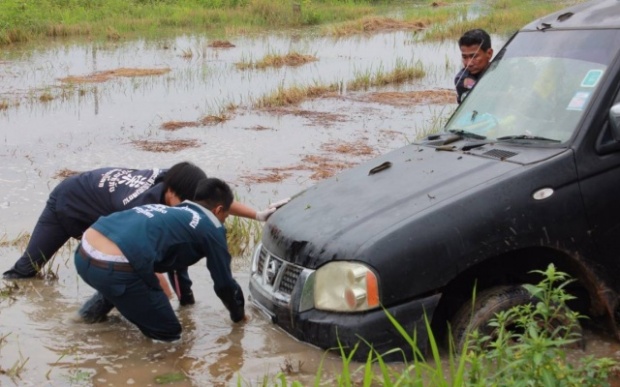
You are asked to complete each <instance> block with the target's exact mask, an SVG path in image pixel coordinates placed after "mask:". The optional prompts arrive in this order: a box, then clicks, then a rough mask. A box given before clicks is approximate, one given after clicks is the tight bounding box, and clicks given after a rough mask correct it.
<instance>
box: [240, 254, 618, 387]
mask: <svg viewBox="0 0 620 387" xmlns="http://www.w3.org/2000/svg"><path fill="white" fill-rule="evenodd" d="M535 273H538V274H540V275H541V276H542V280H541V282H540V283H538V284H536V285H526V288H527V289H528V291H529V292H530V294H532V295H533V296H535V297H536V298H537V299H538V300H539V301H538V303H537V304H536V305H531V304H530V305H521V306H516V307H514V308H512V309H510V310H508V311H506V312H503V313H499V314H497V315H496V317H495V318H493V319H491V320H490V322H489V325H492V326H494V327H495V328H496V331H497V332H499V333H498V334H497V335H495V336H494V337H488V336H486V337H485V336H481V335H480V334H479V333H478V331H472V332H469V334H468V336H467V339H466V340H465V343H464V348H454V347H452V348H450V349H449V350H448V355H447V356H448V359H447V362H446V361H444V360H443V359H442V356H441V353H442V351H441V350H440V348H439V345H438V342H439V339H438V338H436V337H435V336H434V335H433V332H432V330H431V327H430V322H429V321H428V319H427V318H425V320H424V323H425V326H426V330H427V332H428V338H429V351H428V352H429V353H428V354H427V355H426V354H424V353H422V352H421V351H420V350H419V349H418V343H417V336H416V334H415V332H407V331H406V330H405V329H404V328H403V326H402V325H401V324H400V323H399V322H398V321H397V320H396V319H395V318H394V316H392V315H391V314H390V313H389V312H388V311H387V310H385V313H386V316H387V318H388V319H389V320H390V322H391V323H392V325H393V326H394V327H395V328H396V330H397V331H398V332H399V333H400V335H401V336H402V337H403V338H405V340H406V341H407V343H408V345H409V346H410V350H411V351H412V354H413V356H411V358H412V359H411V360H410V361H405V362H404V363H403V366H402V367H400V370H398V371H396V370H395V369H394V368H393V367H390V366H389V365H388V364H387V363H386V362H385V361H384V359H383V357H384V356H386V355H387V354H389V353H391V352H394V351H396V352H402V350H400V349H394V350H393V351H388V352H387V353H384V354H379V353H377V352H376V351H374V350H371V351H370V352H369V354H368V357H367V359H366V361H365V362H364V363H362V364H359V363H354V362H353V361H352V358H353V356H354V354H355V352H356V351H357V350H358V348H359V346H360V345H369V346H370V343H365V342H364V341H363V340H360V342H359V343H358V344H357V345H356V346H355V347H354V348H353V349H352V350H350V351H346V350H344V349H343V347H342V346H340V348H339V351H340V355H341V358H342V368H341V372H340V373H339V374H338V375H337V376H336V377H335V380H325V379H326V378H324V377H323V375H322V373H323V368H322V364H323V361H321V363H320V364H319V367H318V371H317V373H316V377H315V384H314V385H315V386H323V385H330V386H332V385H333V386H340V387H350V386H387V387H396V386H415V387H426V386H433V387H435V386H437V387H449V386H450V387H461V386H463V387H464V386H481V387H483V386H484V387H486V386H532V387H539V386H540V387H546V386H554V387H555V386H558V387H560V386H570V387H581V386H590V387H595V386H597V387H598V386H610V377H611V376H612V374H613V372H614V370H615V369H617V366H618V364H617V362H616V361H614V360H612V359H610V358H606V357H602V358H594V357H592V356H582V357H580V358H579V359H578V360H576V361H572V362H570V361H568V360H567V351H566V348H567V347H566V346H567V345H568V344H571V343H574V342H575V341H577V340H579V339H580V335H581V333H576V332H577V330H575V329H574V327H575V326H578V324H579V322H578V320H579V319H582V318H584V316H581V315H579V314H578V313H574V312H571V313H566V314H565V315H566V320H563V321H564V322H565V325H563V326H562V327H561V328H554V329H551V328H550V326H551V324H550V321H551V320H553V319H554V318H556V316H557V315H558V313H560V312H561V311H562V310H565V308H566V301H568V300H569V299H571V297H572V296H570V295H569V294H567V293H566V292H565V290H564V289H565V286H566V285H567V284H568V283H569V282H571V281H572V280H571V279H570V278H569V277H568V275H567V274H565V273H562V272H559V271H557V270H556V268H555V267H554V266H553V265H550V266H549V267H548V268H547V269H546V270H545V271H537V272H535ZM515 326H516V329H513V328H514V327H515ZM579 332H580V331H579ZM449 341H450V342H452V340H449ZM425 355H426V356H425ZM238 385H239V386H241V385H242V384H241V383H240V382H239V383H238ZM260 385H262V386H272V385H273V386H301V385H302V384H301V383H300V382H298V381H295V380H288V379H287V377H286V376H285V375H284V374H283V373H279V374H277V375H276V376H275V377H274V378H273V381H270V380H269V379H267V378H265V379H264V381H263V383H262V384H260Z"/></svg>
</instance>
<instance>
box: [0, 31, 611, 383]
mask: <svg viewBox="0 0 620 387" xmlns="http://www.w3.org/2000/svg"><path fill="white" fill-rule="evenodd" d="M214 43H215V41H214V40H212V39H209V38H208V37H205V36H203V35H185V36H179V37H175V38H169V39H166V40H158V41H116V42H84V41H71V42H67V41H53V42H50V43H48V44H45V45H42V46H19V47H10V48H5V49H4V50H3V51H1V52H0V85H1V86H0V140H1V142H0V219H1V223H0V237H2V238H4V239H3V240H13V239H15V238H17V237H19V236H20V235H22V234H23V233H26V232H29V231H30V230H31V228H32V227H33V226H34V224H35V222H36V219H37V217H38V215H39V213H40V211H41V210H42V209H43V206H44V203H45V200H46V199H47V196H48V194H49V193H50V191H51V189H52V188H53V187H55V186H56V184H58V182H59V181H61V179H62V176H63V175H65V174H66V173H70V172H72V171H83V170H88V169H93V168H97V167H105V166H116V167H130V168H152V167H162V168H166V167H169V166H171V165H173V164H174V163H176V162H179V161H183V160H188V161H192V162H194V163H196V164H197V165H199V166H200V167H202V168H203V169H204V170H205V171H206V172H207V173H208V174H209V175H211V176H215V177H220V178H222V179H224V180H226V181H227V182H228V183H230V184H231V185H232V186H233V187H234V190H235V192H236V194H237V196H238V198H239V200H240V201H242V202H245V203H246V204H248V205H251V206H253V207H256V208H259V209H260V208H263V207H265V206H266V205H268V204H269V203H270V202H272V201H276V200H278V199H281V198H284V197H287V196H290V195H293V194H295V193H297V192H299V191H300V190H303V189H304V188H306V187H308V186H309V185H311V184H313V183H315V182H317V181H318V180H321V179H323V178H327V177H330V176H332V175H334V174H336V173H338V171H340V170H342V169H344V168H349V167H351V166H353V165H355V164H357V163H359V162H361V161H363V160H366V159H368V158H370V157H373V156H376V155H378V154H381V153H385V152H387V151H389V150H392V149H395V148H397V147H400V146H403V145H405V144H407V143H408V142H410V141H412V140H413V139H415V138H416V137H417V136H418V135H420V133H423V132H424V131H425V130H429V129H430V128H432V127H433V126H434V125H437V123H438V122H441V120H442V119H444V118H445V117H447V116H448V115H449V114H450V113H451V112H452V111H453V110H454V108H455V107H456V105H455V103H454V102H455V98H454V94H453V91H452V87H453V86H452V85H453V83H452V82H453V81H452V79H453V75H454V74H455V73H456V71H457V70H458V68H459V65H460V58H459V54H458V51H457V47H456V44H455V43H453V42H446V43H418V42H416V39H415V34H414V33H412V32H406V31H405V32H390V33H379V34H375V35H372V36H355V37H349V38H339V39H333V38H326V37H323V36H319V35H313V34H312V33H308V32H290V33H286V34H276V35H257V36H245V37H236V38H232V39H231V40H230V41H229V42H228V44H214ZM502 43H503V42H502V38H501V37H496V39H495V42H494V45H495V46H496V47H499V46H501V44H502ZM290 52H297V53H300V54H304V55H311V56H313V57H315V58H316V60H314V61H310V62H308V63H306V64H303V65H299V66H281V67H273V68H265V69H254V68H251V67H250V68H245V69H239V67H242V66H238V64H239V63H250V62H256V61H259V60H261V59H262V58H263V57H265V56H266V55H268V54H278V55H286V54H287V53H290ZM398 63H405V64H419V65H420V66H421V67H422V68H423V69H424V71H425V74H426V75H425V76H424V77H423V78H421V79H419V80H415V81H410V82H406V83H404V84H400V85H398V86H394V85H391V86H386V87H382V88H371V89H368V90H361V91H360V90H356V91H350V90H347V87H346V85H347V84H348V82H350V81H351V80H353V79H355V78H358V77H362V76H364V75H369V74H370V75H372V74H376V73H377V72H389V71H391V70H392V69H393V68H394V67H395V66H397V65H398ZM333 84H336V85H339V86H338V87H337V91H332V92H331V93H328V94H325V95H321V96H320V97H319V98H308V99H305V100H304V101H302V102H300V103H295V104H289V105H284V106H279V107H269V108H265V107H261V106H260V104H258V101H259V100H260V99H261V98H264V97H265V96H269V95H271V94H273V93H274V92H276V91H277V90H282V89H287V88H295V87H298V88H303V87H311V86H320V85H333ZM72 247H75V244H73V245H70V246H67V247H66V248H65V249H63V250H62V251H61V253H59V254H58V255H57V256H56V257H55V259H54V261H53V266H52V267H53V271H54V272H56V273H57V276H58V279H57V280H49V281H48V280H25V281H18V282H15V283H8V282H5V283H4V284H3V289H5V290H4V291H6V292H7V293H10V295H9V296H6V295H5V296H4V297H2V298H1V299H0V319H1V320H0V321H1V323H0V370H2V371H3V372H1V373H0V385H13V384H15V385H33V386H34V385H36V386H41V385H50V386H64V385H77V386H82V385H84V386H90V385H94V386H120V385H141V386H142V385H158V384H163V383H167V382H169V383H171V385H175V386H176V385H179V386H204V385H221V386H228V385H237V383H238V382H239V381H240V382H241V384H242V385H260V384H261V383H263V381H264V380H265V378H267V380H271V378H272V377H273V376H274V375H275V374H277V373H278V372H284V373H286V374H288V375H290V378H291V379H297V380H301V381H303V382H304V383H306V384H312V383H313V381H314V375H315V373H316V371H317V369H318V368H319V365H320V364H321V361H322V358H323V356H324V353H323V351H321V350H319V349H316V348H313V347H311V346H309V345H307V344H304V343H299V342H297V341H296V340H294V339H292V338H290V337H289V336H287V335H286V334H285V333H283V332H282V331H280V330H279V329H278V328H277V327H276V326H274V325H272V324H271V323H270V322H269V321H268V320H267V319H266V318H264V316H263V315H262V314H261V313H260V312H259V311H258V310H257V309H254V308H253V307H251V306H249V307H248V314H249V315H250V321H249V323H247V324H246V325H243V326H235V325H233V324H232V323H231V322H230V320H229V319H228V315H227V312H226V310H225V308H224V307H223V305H222V304H221V302H220V301H219V299H218V298H217V297H216V296H215V293H214V292H213V290H212V281H211V279H210V276H209V273H208V272H207V270H206V267H205V266H204V263H202V262H201V263H199V264H197V265H195V266H194V267H191V268H190V274H191V276H192V279H193V281H194V293H195V294H196V300H197V302H196V305H194V306H191V307H180V306H179V305H178V301H176V300H173V301H172V302H173V304H174V307H175V309H176V310H177V311H178V314H179V317H180V319H181V323H182V325H183V328H184V334H183V335H184V336H183V339H182V341H181V342H180V343H176V344H161V343H153V342H151V341H150V340H148V339H146V338H145V337H144V336H142V334H141V333H140V332H139V331H138V330H137V329H136V328H135V327H133V326H132V325H131V324H129V323H127V322H126V321H124V320H123V319H121V318H120V317H119V315H117V314H116V315H113V316H112V317H111V318H110V320H109V321H107V322H104V323H101V324H95V325H86V324H83V323H80V322H79V321H78V320H77V319H76V312H77V310H78V308H79V307H80V306H81V304H82V303H83V302H84V301H85V300H86V299H87V298H89V296H90V295H91V294H92V289H91V288H90V287H89V286H88V285H86V284H85V283H83V282H82V281H81V279H79V277H78V275H77V273H76V271H75V268H74V267H73V262H72ZM20 253H21V251H20V248H19V247H15V246H9V245H6V244H3V245H1V246H0V264H1V267H0V269H1V270H2V271H4V270H6V269H8V268H9V267H10V266H11V265H12V264H13V263H14V261H15V260H16V259H17V258H18V256H19V255H20ZM235 259H236V262H235V264H234V267H235V276H236V278H237V280H238V282H239V283H240V284H241V285H242V287H243V288H244V290H245V293H246V295H247V294H249V293H248V291H247V285H248V275H249V268H248V266H249V257H247V256H246V257H237V258H235ZM203 262H204V261H203ZM248 305H250V303H248ZM591 341H592V342H593V345H592V346H590V351H594V352H595V353H600V354H602V355H610V354H614V353H615V352H616V351H617V350H618V348H617V344H616V343H608V342H606V341H605V340H600V339H595V338H593V339H592V340H591ZM340 365H341V362H340V359H339V358H338V357H337V356H334V355H327V356H326V357H325V360H324V364H323V375H324V379H325V380H328V379H329V377H330V376H333V375H335V374H336V373H338V372H339V371H340ZM327 384H329V383H327Z"/></svg>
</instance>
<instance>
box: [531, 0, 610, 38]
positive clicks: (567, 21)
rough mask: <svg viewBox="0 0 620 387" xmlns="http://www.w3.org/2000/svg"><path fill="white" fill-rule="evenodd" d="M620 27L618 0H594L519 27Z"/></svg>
mask: <svg viewBox="0 0 620 387" xmlns="http://www.w3.org/2000/svg"><path fill="white" fill-rule="evenodd" d="M603 28H613V29H616V28H620V0H594V1H588V2H586V3H583V4H579V5H575V6H573V7H569V8H565V9H563V10H561V11H558V12H555V13H552V14H550V15H547V16H544V17H542V18H540V19H537V20H535V21H533V22H531V23H529V24H528V25H526V26H525V27H523V28H522V29H521V31H527V30H546V29H579V30H581V29H603Z"/></svg>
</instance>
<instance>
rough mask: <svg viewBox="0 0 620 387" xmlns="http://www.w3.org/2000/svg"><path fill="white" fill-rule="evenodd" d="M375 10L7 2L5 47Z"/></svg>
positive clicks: (228, 0) (270, 24)
mask: <svg viewBox="0 0 620 387" xmlns="http://www.w3.org/2000/svg"><path fill="white" fill-rule="evenodd" d="M294 4H299V5H300V6H299V7H296V6H294ZM374 9H376V7H373V6H372V5H370V3H369V2H366V1H338V0H324V1H309V0H303V1H300V2H293V1H291V0H177V1H172V0H159V1H158V0H106V1H103V0H32V1H23V0H4V1H2V2H0V44H11V43H17V42H26V41H31V40H41V39H45V38H48V37H59V36H63V37H66V36H90V37H94V38H108V39H115V40H116V39H123V38H132V37H137V36H162V35H166V34H170V33H174V32H180V31H183V30H187V29H193V30H200V31H212V32H217V33H220V34H230V33H241V32H247V31H252V30H265V29H281V28H298V27H303V26H311V25H316V24H322V23H331V22H337V21H343V20H351V19H356V18H359V17H361V16H363V15H367V14H370V13H372V12H374V11H373V10H374Z"/></svg>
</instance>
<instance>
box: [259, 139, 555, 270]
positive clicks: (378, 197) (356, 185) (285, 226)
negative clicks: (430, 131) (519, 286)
mask: <svg viewBox="0 0 620 387" xmlns="http://www.w3.org/2000/svg"><path fill="white" fill-rule="evenodd" d="M455 145H459V144H458V143H457V144H455ZM455 145H451V146H450V147H449V148H447V147H434V146H428V145H425V144H411V145H408V146H405V147H403V148H400V149H397V150H395V151H392V152H390V153H387V154H385V155H383V156H380V157H378V158H375V159H373V160H371V161H368V162H366V163H364V164H361V165H359V166H357V167H354V168H352V169H350V170H347V171H344V172H342V173H340V174H339V175H337V176H334V177H332V178H330V179H328V180H325V181H322V182H320V183H319V184H316V185H314V186H313V187H311V188H308V189H307V190H305V191H302V192H301V193H299V194H298V195H296V196H295V197H293V198H292V200H291V201H290V202H289V203H288V204H286V205H285V206H283V207H282V208H280V209H279V210H278V211H276V212H275V213H274V214H273V215H272V216H271V217H270V218H269V221H268V222H267V223H266V225H265V229H264V233H263V245H264V246H265V247H266V248H267V249H268V250H269V251H271V252H272V253H273V254H275V255H277V256H279V257H280V258H282V259H285V260H287V261H289V262H292V263H295V264H297V265H300V266H303V267H307V268H311V269H316V268H318V267H319V266H321V265H322V264H324V263H326V262H328V261H332V260H353V259H357V258H356V257H357V256H358V255H359V251H360V249H363V248H364V246H365V245H369V244H371V243H372V240H373V239H374V238H376V237H377V235H380V234H385V233H386V232H389V231H390V229H392V228H393V227H395V226H396V225H398V224H399V223H400V222H402V221H405V220H410V219H411V218H412V217H415V216H418V215H419V214H421V213H423V212H426V211H428V210H429V209H431V208H432V209H433V210H435V209H436V207H438V206H442V205H445V204H444V203H446V202H452V201H453V199H455V198H456V197H458V196H461V195H465V194H469V195H472V194H475V192H476V189H477V187H484V186H485V185H487V184H489V183H490V182H491V181H493V180H495V179H500V178H502V176H505V175H506V174H510V173H512V172H513V171H515V170H518V169H523V168H524V166H525V165H528V164H534V163H537V162H539V161H541V160H544V159H547V158H550V157H553V156H555V155H557V154H559V153H561V152H563V151H565V150H566V149H564V148H562V149H560V148H533V147H509V146H505V147H498V146H497V144H485V145H483V146H477V147H474V148H473V149H469V148H468V147H467V146H463V143H461V144H460V147H458V146H455ZM463 149H469V150H467V151H464V150H463ZM515 172H518V171H515ZM453 215H457V214H453Z"/></svg>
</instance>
